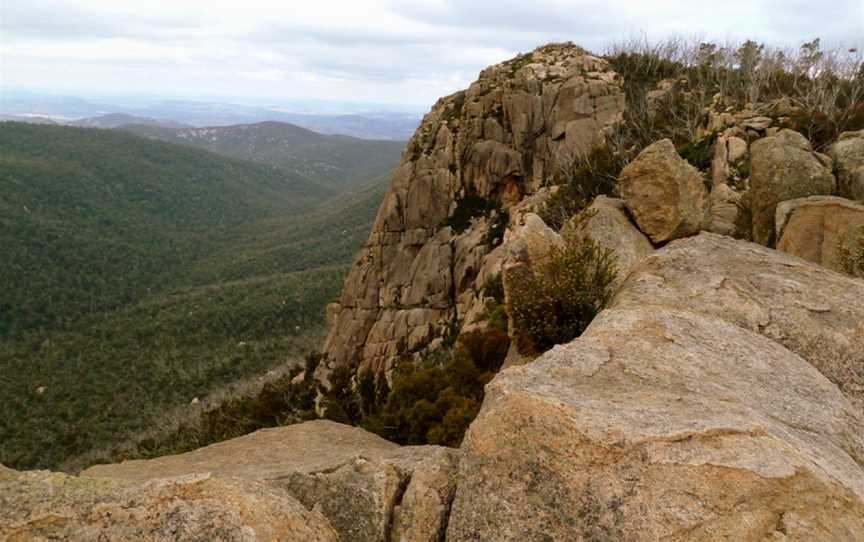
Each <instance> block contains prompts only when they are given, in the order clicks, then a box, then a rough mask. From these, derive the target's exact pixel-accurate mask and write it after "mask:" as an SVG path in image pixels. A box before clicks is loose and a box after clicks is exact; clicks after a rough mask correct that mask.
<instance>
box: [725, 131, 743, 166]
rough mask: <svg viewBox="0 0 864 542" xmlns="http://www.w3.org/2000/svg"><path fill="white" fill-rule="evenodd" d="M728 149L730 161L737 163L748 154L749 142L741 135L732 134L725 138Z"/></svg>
mask: <svg viewBox="0 0 864 542" xmlns="http://www.w3.org/2000/svg"><path fill="white" fill-rule="evenodd" d="M725 140H726V148H727V150H728V158H729V163H731V164H735V163H738V162H740V161H741V160H743V159H744V158H745V157H746V156H747V142H746V141H744V140H743V139H741V138H740V137H735V136H730V137H727V138H725Z"/></svg>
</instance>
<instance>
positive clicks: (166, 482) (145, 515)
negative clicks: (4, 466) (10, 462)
mask: <svg viewBox="0 0 864 542" xmlns="http://www.w3.org/2000/svg"><path fill="white" fill-rule="evenodd" d="M0 540H9V541H10V542H11V541H19V540H20V541H25V540H68V541H81V542H90V541H93V540H100V541H106V542H125V541H127V540H153V541H165V542H168V541H172V542H173V541H181V542H182V541H189V542H193V541H199V540H220V541H226V542H229V541H236V542H248V541H251V540H260V541H262V542H265V541H270V542H337V541H339V540H340V539H339V537H338V535H337V533H336V531H335V530H333V528H332V527H330V525H329V523H328V521H327V519H325V518H324V516H323V515H322V514H321V513H319V512H317V511H313V510H307V509H306V508H305V507H304V506H303V505H302V504H300V503H299V502H298V501H297V500H296V499H294V498H293V497H291V496H290V495H287V494H286V493H284V492H283V491H279V490H278V489H275V488H272V487H269V486H267V485H266V484H263V483H260V482H249V481H242V480H236V479H235V480H228V479H219V478H215V477H212V476H210V475H209V474H198V475H187V476H181V477H177V478H167V479H161V480H154V481H152V482H143V483H141V482H131V483H130V482H128V481H121V480H109V479H96V478H86V477H82V478H79V477H76V476H69V475H66V474H62V473H51V472H47V471H34V472H26V473H20V474H18V475H17V476H15V477H8V476H7V477H5V478H4V477H0Z"/></svg>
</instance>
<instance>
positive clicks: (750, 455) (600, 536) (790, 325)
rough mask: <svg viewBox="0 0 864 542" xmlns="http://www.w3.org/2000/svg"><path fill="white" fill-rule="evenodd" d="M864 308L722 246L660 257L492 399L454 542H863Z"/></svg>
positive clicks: (847, 289)
mask: <svg viewBox="0 0 864 542" xmlns="http://www.w3.org/2000/svg"><path fill="white" fill-rule="evenodd" d="M862 296H864V283H862V282H861V281H856V280H855V279H852V278H849V277H843V276H842V275H839V274H836V273H833V272H831V271H828V270H825V269H823V268H821V267H818V266H816V265H813V264H810V263H807V262H804V261H802V260H799V259H797V258H793V257H790V256H787V255H784V254H780V253H777V252H774V251H770V250H768V249H764V248H762V247H759V246H757V245H754V244H750V243H744V242H736V241H733V240H731V239H729V238H725V237H721V236H717V235H713V234H701V235H699V236H698V237H695V238H690V239H686V240H681V241H676V242H673V243H671V244H670V245H669V246H667V247H665V248H664V249H661V250H659V251H657V252H656V253H655V254H654V255H652V256H649V257H648V258H646V260H644V261H643V262H642V263H641V264H640V265H639V266H637V268H636V269H635V270H634V271H633V273H632V274H631V275H630V277H629V279H628V280H627V282H626V283H625V284H624V286H623V289H622V291H621V292H620V293H619V294H618V295H617V296H616V299H615V301H614V302H613V305H612V307H611V308H610V309H608V310H606V311H604V312H602V313H601V314H600V315H599V316H598V317H597V318H596V319H595V321H594V322H593V323H592V324H591V326H590V327H589V329H588V330H587V331H586V333H585V334H584V335H583V336H582V337H581V338H579V339H577V340H575V341H573V342H572V343H569V344H567V345H563V346H558V347H556V348H554V349H553V350H551V351H550V352H548V353H546V354H545V355H543V356H541V357H540V358H539V359H538V360H537V361H535V362H534V363H531V364H529V365H525V366H520V367H514V368H511V369H507V370H505V371H504V372H502V373H501V374H500V375H499V376H498V377H496V378H495V380H493V381H492V383H490V384H489V386H488V387H487V395H486V400H485V402H484V404H483V408H482V410H481V413H480V415H479V416H478V418H477V419H476V420H475V422H474V423H473V424H472V426H471V428H470V430H469V432H468V435H467V436H466V440H465V442H464V443H463V453H464V456H463V459H462V462H461V463H460V469H459V484H458V489H457V493H456V499H455V501H454V503H453V510H452V513H451V516H450V522H449V528H448V532H447V535H448V536H447V539H448V540H491V541H496V540H514V541H515V540H660V539H664V540H849V541H852V540H859V539H860V538H861V536H862V534H864V415H862V410H861V408H860V402H858V401H857V400H858V399H860V395H859V393H860V388H858V387H857V386H858V384H860V383H861V381H860V380H855V379H856V378H858V377H860V376H861V375H860V373H857V374H856V373H854V371H856V370H860V368H861V367H862V365H861V358H860V356H861V355H862V352H864V347H862V346H864V345H862V341H864V333H862V329H861V326H862V325H864V306H862V303H861V301H860V300H861V299H864V297H862ZM829 340H830V343H831V344H833V345H834V346H833V350H830V351H828V350H826V346H825V344H826V343H825V342H824V341H829ZM843 356H847V357H846V358H845V360H846V361H843V360H844V357H843ZM847 362H848V365H846V363H847ZM846 370H849V371H852V372H851V373H844V372H843V371H846ZM850 379H851V380H850ZM832 380H833V382H832ZM834 382H836V383H837V384H839V385H840V386H839V387H838V386H837V385H835V383H834ZM841 388H844V391H841ZM856 402H858V405H857V406H856ZM526 518H531V519H530V521H529V520H526Z"/></svg>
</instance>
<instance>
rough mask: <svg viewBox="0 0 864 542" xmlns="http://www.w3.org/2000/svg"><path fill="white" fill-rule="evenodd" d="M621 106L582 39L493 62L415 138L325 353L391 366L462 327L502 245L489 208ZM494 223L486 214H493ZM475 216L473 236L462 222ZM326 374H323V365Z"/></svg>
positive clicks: (576, 146) (514, 195) (587, 141)
mask: <svg viewBox="0 0 864 542" xmlns="http://www.w3.org/2000/svg"><path fill="white" fill-rule="evenodd" d="M623 110H624V94H623V91H622V90H621V81H620V78H619V77H618V76H617V75H616V74H615V73H614V72H612V71H611V70H610V69H609V67H608V64H607V62H606V61H605V60H602V59H600V58H598V57H595V56H592V55H590V54H588V53H587V52H585V51H584V50H583V49H581V48H579V47H577V46H575V45H573V44H559V45H550V46H546V47H541V48H539V49H537V50H535V51H534V52H532V53H529V54H527V55H523V56H520V57H517V58H516V59H513V60H511V61H508V62H505V63H503V64H499V65H496V66H492V67H490V68H488V69H486V70H484V71H483V72H482V73H481V74H480V78H479V79H478V80H477V81H476V82H475V83H473V84H472V85H471V86H470V87H469V88H468V89H467V90H466V91H463V92H459V93H457V94H454V95H452V96H449V97H446V98H443V99H441V100H439V102H438V103H437V104H436V105H435V107H434V108H433V109H432V111H431V112H430V113H429V114H427V115H426V117H425V118H424V119H423V122H422V124H421V126H420V128H419V129H418V130H417V133H416V134H415V135H414V137H413V138H412V139H411V141H410V142H409V143H408V147H407V149H406V151H405V153H404V154H403V158H402V164H401V165H400V166H399V168H398V169H397V170H396V172H395V173H394V175H393V177H392V179H391V184H390V189H389V191H388V192H387V194H386V196H385V198H384V202H383V204H382V206H381V208H380V210H379V213H378V216H377V218H376V221H375V224H374V226H373V229H372V233H371V234H370V236H369V239H368V241H367V242H366V245H365V246H364V248H363V250H362V252H361V254H360V256H359V257H358V258H357V260H356V262H355V264H354V266H353V268H352V269H351V271H350V274H349V277H348V279H347V281H346V284H345V289H344V291H343V293H342V296H341V298H340V300H339V302H338V304H337V305H334V306H332V307H331V308H330V316H331V322H332V325H331V329H330V334H329V336H328V338H327V340H326V342H325V346H324V350H325V352H326V354H327V355H328V358H329V361H330V364H331V366H332V365H339V364H346V363H358V364H360V365H361V366H364V367H370V368H372V369H373V370H386V369H388V368H390V366H391V365H392V363H393V361H394V360H395V359H396V356H397V354H398V352H397V343H398V342H399V339H400V338H403V337H407V338H408V339H407V342H408V343H409V344H407V345H405V344H403V346H404V347H405V348H407V350H408V351H410V352H415V351H418V350H422V349H424V348H425V347H426V346H427V345H429V344H430V343H433V342H434V341H435V339H436V338H440V337H442V336H443V335H444V334H445V333H446V331H447V330H449V329H451V328H452V327H453V326H454V325H455V326H458V327H462V326H463V325H465V324H466V323H468V322H466V320H467V319H466V318H465V315H466V314H467V313H468V311H469V309H470V307H471V306H472V305H474V304H476V302H477V300H478V295H479V292H480V290H481V289H482V286H483V284H478V283H477V273H478V269H480V267H482V266H483V260H484V258H485V257H486V256H487V255H488V254H489V252H491V251H492V250H493V248H494V239H490V237H493V238H494V237H495V236H494V235H489V236H487V235H486V232H487V231H488V230H489V229H490V227H491V225H492V223H493V220H492V218H493V216H492V214H490V213H488V212H486V213H484V212H480V211H476V212H475V211H472V205H474V206H475V207H476V206H477V205H479V204H480V202H483V204H484V205H485V204H487V203H489V204H491V205H492V206H500V207H501V208H502V209H503V211H504V212H506V211H507V210H508V209H509V208H510V207H511V206H513V205H514V204H515V203H516V202H519V201H520V200H522V199H524V198H526V197H527V196H530V195H531V194H534V193H536V192H538V191H539V190H540V189H541V187H542V186H543V185H544V184H545V183H546V182H547V180H548V179H549V178H551V177H552V176H553V174H554V172H555V169H556V156H558V155H559V153H562V152H564V153H581V152H586V151H587V150H590V148H591V147H592V146H593V145H594V144H596V143H597V142H599V141H600V140H601V137H602V133H603V130H604V128H606V127H607V126H609V125H611V124H612V123H614V122H616V121H617V120H618V119H619V118H620V116H621V113H622V112H623ZM484 214H485V216H486V218H483V216H481V215H484ZM466 215H467V216H476V217H477V219H476V220H475V221H474V222H473V223H472V224H471V225H469V226H468V227H467V228H466V229H465V230H464V231H463V230H461V228H459V229H457V228H455V227H448V222H450V223H452V221H453V219H454V217H458V216H466ZM322 371H326V369H322Z"/></svg>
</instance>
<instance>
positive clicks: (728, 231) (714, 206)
mask: <svg viewBox="0 0 864 542" xmlns="http://www.w3.org/2000/svg"><path fill="white" fill-rule="evenodd" d="M740 200H741V194H740V193H738V191H737V190H735V189H734V188H732V187H730V186H729V185H728V184H726V183H723V184H719V185H714V189H713V190H711V195H710V196H708V201H709V204H710V207H709V209H710V211H709V215H708V216H709V220H708V224H707V225H706V227H705V229H706V230H707V231H710V232H713V233H719V234H721V235H729V236H732V235H735V232H736V229H737V226H736V221H737V220H738V213H739V209H738V202H739V201H740Z"/></svg>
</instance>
